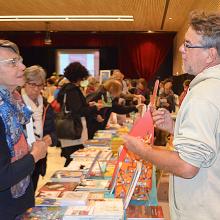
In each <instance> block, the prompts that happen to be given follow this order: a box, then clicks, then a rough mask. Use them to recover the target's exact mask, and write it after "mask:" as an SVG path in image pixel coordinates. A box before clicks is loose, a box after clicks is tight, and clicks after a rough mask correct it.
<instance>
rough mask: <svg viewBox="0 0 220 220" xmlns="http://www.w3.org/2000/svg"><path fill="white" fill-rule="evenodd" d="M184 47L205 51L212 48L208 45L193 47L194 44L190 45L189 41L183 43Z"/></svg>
mask: <svg viewBox="0 0 220 220" xmlns="http://www.w3.org/2000/svg"><path fill="white" fill-rule="evenodd" d="M183 46H184V49H194V48H204V49H208V48H210V46H207V45H192V44H190V43H189V42H187V41H184V42H183Z"/></svg>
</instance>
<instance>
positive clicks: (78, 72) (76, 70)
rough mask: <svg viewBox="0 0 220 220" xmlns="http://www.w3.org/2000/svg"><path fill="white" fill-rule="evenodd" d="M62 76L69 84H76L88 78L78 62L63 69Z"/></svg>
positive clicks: (87, 72)
mask: <svg viewBox="0 0 220 220" xmlns="http://www.w3.org/2000/svg"><path fill="white" fill-rule="evenodd" d="M64 76H65V77H66V78H67V79H68V80H69V81H70V82H77V81H80V80H83V79H85V78H88V76H89V71H88V70H87V69H86V68H85V67H84V66H83V65H82V64H81V63H80V62H72V63H70V64H69V65H68V66H67V67H66V68H65V69H64Z"/></svg>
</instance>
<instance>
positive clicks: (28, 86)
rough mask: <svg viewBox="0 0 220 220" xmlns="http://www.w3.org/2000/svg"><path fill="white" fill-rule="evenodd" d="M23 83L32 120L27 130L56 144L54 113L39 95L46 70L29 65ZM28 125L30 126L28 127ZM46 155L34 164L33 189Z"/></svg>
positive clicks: (53, 144) (51, 144) (43, 168)
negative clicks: (31, 130)
mask: <svg viewBox="0 0 220 220" xmlns="http://www.w3.org/2000/svg"><path fill="white" fill-rule="evenodd" d="M24 74H25V85H24V87H23V88H22V89H21V96H22V99H23V101H24V103H25V104H26V105H27V106H28V107H29V108H30V109H31V111H32V112H33V114H32V122H33V123H31V124H28V125H27V131H30V129H32V128H33V132H34V139H35V140H44V141H45V143H46V144H47V145H48V146H56V144H57V136H56V130H55V122H54V119H55V115H54V112H53V109H52V107H51V106H50V104H49V103H48V102H47V100H46V99H45V98H43V96H42V95H41V90H42V89H43V87H44V83H45V78H46V72H45V71H44V69H43V68H42V67H40V66H37V65H35V66H31V67H28V68H26V69H25V71H24ZM28 126H32V128H31V127H28ZM46 163H47V156H46V157H44V158H43V159H41V160H39V161H38V162H37V163H36V164H35V169H34V172H33V174H32V181H33V185H34V189H35V190H36V188H37V183H38V180H39V176H40V175H41V176H45V174H46V167H47V164H46Z"/></svg>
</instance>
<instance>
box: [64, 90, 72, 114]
mask: <svg viewBox="0 0 220 220" xmlns="http://www.w3.org/2000/svg"><path fill="white" fill-rule="evenodd" d="M63 105H64V113H65V114H68V113H71V111H68V110H67V109H66V93H65V94H64V97H63Z"/></svg>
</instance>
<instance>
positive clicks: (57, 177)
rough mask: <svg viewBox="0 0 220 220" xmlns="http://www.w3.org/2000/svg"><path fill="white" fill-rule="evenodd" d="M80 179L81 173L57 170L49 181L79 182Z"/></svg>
mask: <svg viewBox="0 0 220 220" xmlns="http://www.w3.org/2000/svg"><path fill="white" fill-rule="evenodd" d="M82 177H83V173H82V172H81V171H72V170H57V171H55V172H54V174H53V175H52V176H51V178H50V179H51V181H53V182H80V181H81V179H82Z"/></svg>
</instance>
